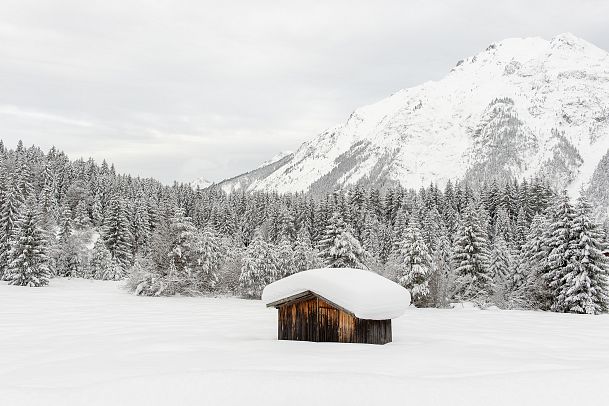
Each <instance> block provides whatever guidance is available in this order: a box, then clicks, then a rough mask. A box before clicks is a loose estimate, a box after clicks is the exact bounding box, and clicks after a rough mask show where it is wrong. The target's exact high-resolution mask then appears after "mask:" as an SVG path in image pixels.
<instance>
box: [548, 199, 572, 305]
mask: <svg viewBox="0 0 609 406" xmlns="http://www.w3.org/2000/svg"><path fill="white" fill-rule="evenodd" d="M573 216H574V212H573V206H572V205H571V203H570V202H569V197H568V196H567V192H566V191H563V193H562V194H561V195H559V196H557V198H556V201H555V202H554V204H553V205H552V207H551V208H550V226H549V228H548V232H547V239H548V240H547V246H548V248H549V255H548V265H547V269H548V271H547V274H546V275H545V276H546V278H547V280H548V286H549V288H550V292H551V295H552V304H551V305H550V309H551V310H553V311H556V312H563V311H565V310H566V308H567V307H566V303H565V301H564V299H565V297H564V295H562V292H563V289H564V284H565V276H566V274H567V265H568V264H569V262H570V261H571V256H572V255H573V252H572V251H571V248H572V243H571V241H572V239H573V231H572V228H573Z"/></svg>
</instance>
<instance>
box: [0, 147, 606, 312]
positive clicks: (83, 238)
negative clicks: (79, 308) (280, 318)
mask: <svg viewBox="0 0 609 406" xmlns="http://www.w3.org/2000/svg"><path fill="white" fill-rule="evenodd" d="M0 169H1V170H0V277H1V278H2V279H4V280H7V281H8V282H9V283H11V284H16V285H28V286H43V285H46V284H47V283H48V282H49V280H50V279H51V278H52V277H55V276H65V277H82V278H94V279H104V280H120V279H126V280H127V283H126V285H127V287H128V288H129V289H130V290H131V291H133V292H134V293H135V294H138V295H151V296H154V295H173V294H190V295H192V294H202V293H222V294H234V295H241V296H245V297H252V298H256V297H259V296H260V293H261V291H262V289H263V287H264V286H265V285H266V284H268V283H270V282H272V281H274V280H277V279H279V278H282V277H285V276H288V275H290V274H292V273H295V272H300V271H303V270H306V269H311V268H317V267H357V268H364V269H369V270H371V271H374V272H378V273H380V274H382V275H384V276H386V277H388V278H390V279H392V280H395V281H396V282H398V283H400V284H402V285H403V286H405V287H407V288H408V289H409V290H410V291H411V293H412V295H413V300H414V303H415V305H417V306H433V307H444V306H449V304H450V303H451V302H454V301H473V302H476V303H477V304H479V305H480V306H490V305H495V306H498V307H501V308H529V309H543V310H552V311H557V312H574V313H601V312H605V311H607V308H608V302H609V299H608V295H609V293H608V292H609V287H608V277H609V265H608V263H607V258H606V257H605V256H604V255H603V251H605V250H606V249H607V228H608V227H607V225H608V224H609V223H608V222H607V221H605V223H604V224H598V223H597V222H596V221H595V217H594V215H593V211H594V210H593V208H592V207H591V206H590V204H589V203H588V202H587V199H586V196H585V194H584V195H583V196H582V197H580V198H579V199H578V200H577V202H575V203H572V202H571V201H570V199H569V198H568V197H567V195H566V194H565V193H564V192H557V191H554V190H552V188H551V187H550V186H549V185H548V183H547V182H545V181H544V180H543V179H537V178H533V179H526V180H522V181H517V180H514V179H512V180H507V181H504V182H500V181H497V180H493V181H489V182H486V183H484V182H483V183H476V184H473V183H467V182H464V181H460V182H448V184H447V185H446V186H445V187H443V188H442V189H440V188H439V187H438V186H437V185H434V184H431V185H429V186H428V187H425V188H421V189H419V190H412V189H404V188H401V187H395V188H389V189H386V190H382V191H381V190H379V189H369V188H365V187H363V186H361V185H358V186H354V187H353V188H350V189H348V190H342V191H335V192H333V193H328V194H326V195H324V196H321V197H320V196H314V195H312V194H308V193H291V194H278V193H273V192H253V193H246V192H237V193H231V194H226V193H224V192H223V191H222V190H221V189H219V188H215V187H212V188H209V189H206V190H200V189H193V188H192V187H191V186H190V185H187V184H178V183H175V184H173V185H171V186H165V185H162V184H161V183H160V182H158V181H156V180H154V179H143V178H139V177H132V176H129V175H121V174H117V173H116V171H115V169H114V167H113V166H112V165H108V164H107V163H106V162H105V161H104V162H102V163H101V164H99V165H98V164H97V163H96V162H94V161H93V160H92V159H88V160H84V159H77V160H74V161H71V160H69V159H68V157H67V156H66V155H65V154H64V153H63V152H61V151H58V150H57V149H55V148H52V149H51V150H50V151H48V152H47V153H44V152H43V151H42V150H41V149H40V148H38V147H35V146H32V147H29V148H25V147H24V146H23V144H22V143H21V142H20V143H19V144H18V145H17V147H16V149H14V150H11V149H7V148H6V147H5V146H4V145H3V144H2V142H1V141H0Z"/></svg>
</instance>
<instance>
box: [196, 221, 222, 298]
mask: <svg viewBox="0 0 609 406" xmlns="http://www.w3.org/2000/svg"><path fill="white" fill-rule="evenodd" d="M196 247H197V248H196V267H195V271H194V275H193V276H194V279H195V283H196V286H197V290H198V291H199V292H206V291H210V290H211V289H212V288H214V287H215V286H216V283H217V282H218V274H219V272H220V267H221V266H222V263H223V257H224V247H223V245H222V241H221V240H220V237H219V236H218V235H217V234H216V232H215V231H214V229H213V228H211V227H210V226H208V227H205V228H204V229H203V231H202V232H201V233H200V235H199V236H198V238H197V245H196Z"/></svg>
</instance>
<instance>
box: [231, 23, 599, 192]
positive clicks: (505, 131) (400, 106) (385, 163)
mask: <svg viewBox="0 0 609 406" xmlns="http://www.w3.org/2000/svg"><path fill="white" fill-rule="evenodd" d="M608 147H609V54H608V53H607V52H606V51H604V50H601V49H599V48H597V47H596V46H594V45H592V44H590V43H588V42H586V41H584V40H582V39H580V38H577V37H575V36H574V35H572V34H568V33H566V34H561V35H558V36H556V37H554V38H552V39H551V40H549V41H548V40H544V39H542V38H525V39H520V38H514V39H507V40H504V41H501V42H498V43H494V44H491V45H490V46H489V47H488V48H487V49H486V50H484V51H482V52H480V53H479V54H477V55H475V56H473V57H470V58H467V59H465V60H462V61H459V62H458V63H457V65H456V66H455V67H454V68H453V69H452V70H451V72H450V73H449V74H448V75H447V76H446V77H445V78H443V79H442V80H440V81H436V82H427V83H424V84H422V85H420V86H416V87H413V88H409V89H404V90H401V91H399V92H397V93H395V94H393V95H392V96H390V97H388V98H386V99H384V100H381V101H379V102H378V103H375V104H372V105H369V106H365V107H362V108H360V109H357V110H356V111H355V112H353V113H352V114H351V116H350V117H349V118H348V119H347V120H346V121H345V122H344V123H342V124H340V125H338V126H336V127H334V128H331V129H329V130H326V131H324V132H322V133H321V134H319V135H318V136H316V137H314V138H313V139H311V140H309V141H307V142H305V143H304V144H302V145H301V146H300V148H299V149H298V150H297V151H296V152H295V153H294V154H292V155H288V156H286V157H285V158H284V159H282V160H281V161H279V162H277V163H275V164H273V165H270V166H266V167H263V168H259V169H256V170H254V171H252V172H249V173H247V174H244V175H241V176H238V177H235V178H233V179H230V180H226V181H224V182H221V183H220V184H219V186H220V187H222V188H223V189H224V190H225V191H227V192H230V191H235V190H242V189H246V190H275V191H278V192H294V191H306V190H310V191H327V190H331V189H334V188H341V187H345V186H349V185H353V184H356V183H358V182H366V183H367V184H370V185H373V186H378V187H383V186H387V185H394V184H396V183H400V184H402V185H403V186H405V187H415V188H417V187H419V186H421V185H427V184H429V183H430V182H437V183H439V184H440V185H442V184H443V183H445V182H446V181H447V180H449V179H460V178H464V177H468V178H470V179H474V180H481V179H488V178H489V177H504V176H517V177H523V176H531V175H536V174H542V175H545V176H548V178H549V179H550V180H551V181H552V183H554V185H555V186H556V187H561V188H562V187H567V186H568V187H569V188H570V189H571V190H572V191H573V192H577V191H578V190H579V188H580V187H581V186H583V185H585V184H586V183H587V182H588V181H589V179H590V178H591V177H592V174H593V173H594V170H595V169H596V167H597V166H598V163H599V161H600V160H601V158H602V157H603V155H604V154H605V153H606V152H607V149H608Z"/></svg>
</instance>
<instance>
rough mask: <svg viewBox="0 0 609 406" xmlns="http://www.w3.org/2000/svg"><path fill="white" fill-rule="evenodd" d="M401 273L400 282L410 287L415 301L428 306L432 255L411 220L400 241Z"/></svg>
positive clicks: (417, 304) (417, 303) (419, 305)
mask: <svg viewBox="0 0 609 406" xmlns="http://www.w3.org/2000/svg"><path fill="white" fill-rule="evenodd" d="M400 251H401V264H400V265H401V274H400V277H399V282H400V284H401V285H402V286H404V287H405V288H407V289H409V290H410V292H411V294H412V299H413V303H414V304H415V305H416V306H418V307H421V306H426V305H427V303H428V300H429V278H430V274H431V256H430V254H429V248H428V247H427V244H426V243H425V240H424V238H423V235H422V234H421V231H420V230H419V228H418V227H417V225H416V224H415V222H414V221H413V222H411V223H410V224H409V225H408V228H407V229H406V232H405V233H404V238H403V240H402V242H401V243H400Z"/></svg>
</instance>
